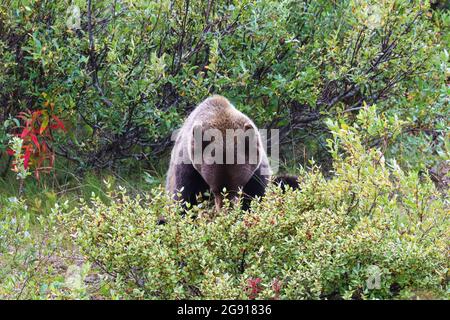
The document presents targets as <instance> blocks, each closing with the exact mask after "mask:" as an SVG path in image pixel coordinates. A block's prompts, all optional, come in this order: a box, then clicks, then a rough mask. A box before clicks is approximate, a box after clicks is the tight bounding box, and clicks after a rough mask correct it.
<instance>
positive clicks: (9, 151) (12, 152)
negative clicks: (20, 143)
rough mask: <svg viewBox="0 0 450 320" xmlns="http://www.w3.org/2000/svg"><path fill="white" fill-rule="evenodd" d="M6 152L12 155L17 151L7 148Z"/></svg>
mask: <svg viewBox="0 0 450 320" xmlns="http://www.w3.org/2000/svg"><path fill="white" fill-rule="evenodd" d="M6 153H7V154H9V155H10V156H13V155H14V154H15V152H14V151H13V150H11V149H6Z"/></svg>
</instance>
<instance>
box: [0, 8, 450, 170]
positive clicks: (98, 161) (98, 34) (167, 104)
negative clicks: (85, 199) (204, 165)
mask: <svg viewBox="0 0 450 320" xmlns="http://www.w3.org/2000/svg"><path fill="white" fill-rule="evenodd" d="M70 5H72V6H70ZM78 17H79V20H77V18H78ZM77 22H78V23H77ZM448 25H449V15H448V11H445V10H444V11H432V10H431V9H430V7H429V4H428V1H404V0H401V1H400V0H385V1H360V0H342V1H328V0H326V1H292V0H286V1H269V0H264V1H254V0H251V1H250V0H245V1H241V0H239V1H200V0H188V1H181V0H163V1H134V0H133V1H128V0H121V1H118V0H115V1H112V0H97V1H91V0H89V1H81V0H80V1H63V0H60V1H43V0H27V1H17V0H7V1H6V2H5V1H4V2H3V4H2V6H1V9H0V61H1V64H0V66H1V69H2V72H1V73H0V86H1V90H0V104H1V105H2V111H1V112H0V122H3V121H5V120H6V119H8V117H14V116H16V115H17V114H18V113H19V112H20V111H24V110H25V109H34V110H36V109H39V110H40V109H42V108H45V106H47V108H48V105H49V103H52V104H53V105H54V106H55V110H56V113H57V115H58V116H60V117H62V118H64V119H65V121H66V122H67V126H68V128H69V132H68V133H67V135H65V136H64V140H63V141H61V142H60V143H57V144H55V148H56V150H57V151H58V153H59V154H60V155H62V156H64V157H66V158H69V159H72V160H74V161H75V163H76V164H77V166H79V167H81V168H87V167H97V168H107V167H108V168H111V167H112V168H117V165H118V161H119V162H120V160H123V159H129V158H134V159H136V158H137V159H143V158H144V159H148V160H149V161H153V162H154V161H156V160H157V159H159V157H160V155H161V152H163V151H165V150H167V148H168V147H169V146H170V139H169V138H170V133H171V131H172V130H173V129H175V128H177V127H178V126H179V125H180V121H181V120H182V119H183V117H184V116H185V115H186V113H187V112H189V111H190V110H191V109H192V107H194V106H195V105H196V104H197V103H198V102H199V101H201V100H202V99H204V98H205V97H206V96H208V95H209V94H211V93H221V94H225V95H226V96H228V97H229V98H230V99H231V100H232V101H233V102H234V103H235V104H236V105H237V106H238V108H240V109H241V110H243V111H244V112H246V113H248V115H249V116H251V117H252V118H253V119H254V120H255V121H256V123H257V124H258V125H259V126H260V127H270V128H279V129H281V137H282V140H283V142H288V141H290V140H294V141H298V139H301V140H300V141H302V143H303V144H305V145H306V146H307V150H308V155H306V157H307V158H311V157H313V156H314V157H315V158H316V159H317V160H320V159H321V158H322V157H323V154H324V152H323V151H324V141H325V139H326V132H325V131H326V127H325V126H324V125H323V122H322V119H324V116H332V117H345V118H348V121H352V119H353V117H354V113H355V112H357V110H359V109H360V108H362V107H363V103H364V102H366V103H368V104H373V103H377V104H378V106H379V110H380V111H387V112H389V113H390V114H396V115H397V116H398V117H400V118H401V119H404V120H405V121H407V122H408V125H407V126H406V128H405V139H403V140H402V141H401V142H400V143H399V144H398V145H397V146H396V147H395V148H392V150H391V151H392V152H393V153H396V154H401V155H402V154H403V152H405V153H406V154H407V155H408V156H407V157H404V159H403V158H402V159H401V161H405V162H406V163H408V160H407V159H410V157H409V156H410V155H411V152H410V150H409V149H410V148H411V147H412V148H414V149H415V148H417V147H420V148H422V149H423V150H424V152H425V153H426V154H430V153H433V152H434V150H435V149H436V148H438V149H439V148H441V147H442V145H443V143H444V141H443V139H444V138H443V137H444V134H443V130H445V129H446V128H447V124H446V122H445V115H446V114H447V112H448V98H447V93H448V91H447V88H446V86H445V78H446V68H447V62H448V52H447V51H446V50H445V46H446V44H448V32H445V31H444V30H445V29H446V28H448ZM43 95H44V96H43ZM430 109H431V110H432V112H431V113H430V112H429V110H430ZM430 143H432V144H434V145H435V148H433V150H428V149H427V147H426V146H427V145H429V144H430ZM425 149H426V150H425ZM427 162H428V164H431V165H433V164H434V163H433V161H432V159H431V158H430V157H429V158H428V159H427ZM411 163H412V166H418V165H420V163H418V159H415V158H414V157H413V158H412V159H411ZM128 164H130V163H128ZM123 165H124V163H123V161H122V162H121V166H123Z"/></svg>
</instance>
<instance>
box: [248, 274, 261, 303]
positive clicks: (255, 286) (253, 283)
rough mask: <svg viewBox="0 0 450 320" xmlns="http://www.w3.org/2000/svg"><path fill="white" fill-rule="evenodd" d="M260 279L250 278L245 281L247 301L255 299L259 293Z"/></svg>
mask: <svg viewBox="0 0 450 320" xmlns="http://www.w3.org/2000/svg"><path fill="white" fill-rule="evenodd" d="M260 285H261V278H250V279H248V280H247V294H248V298H249V299H252V300H253V299H256V297H257V296H258V294H259V292H260V291H261V286H260Z"/></svg>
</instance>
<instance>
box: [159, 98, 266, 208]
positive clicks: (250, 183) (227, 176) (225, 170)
mask: <svg viewBox="0 0 450 320" xmlns="http://www.w3.org/2000/svg"><path fill="white" fill-rule="evenodd" d="M195 126H201V129H202V130H207V129H212V128H213V129H218V130H220V131H221V132H222V133H225V131H226V129H243V130H247V129H249V128H253V129H255V130H256V131H255V132H256V134H257V137H256V141H257V150H258V160H259V162H258V164H250V163H244V164H205V163H201V164H195V165H194V164H193V161H192V159H191V156H192V152H191V151H192V146H193V144H192V139H193V138H192V137H193V130H194V127H195ZM179 154H182V155H183V159H184V164H176V163H175V160H176V156H177V155H179ZM268 166H269V162H268V159H267V155H266V153H265V151H264V149H263V148H262V141H261V137H260V136H259V133H258V131H257V128H256V126H255V124H254V123H253V122H252V121H251V120H250V119H249V118H248V117H247V116H246V115H244V114H243V113H241V112H240V111H238V110H237V109H236V108H235V107H234V106H233V105H232V104H231V103H230V102H229V101H228V100H227V99H226V98H224V97H222V96H217V95H215V96H212V97H210V98H208V99H206V100H204V101H203V102H202V103H200V105H198V106H197V107H196V108H195V109H194V111H192V113H191V114H190V115H189V117H188V118H187V119H186V121H185V122H184V124H183V126H182V127H181V129H180V131H179V133H178V135H177V138H176V140H175V145H174V147H173V150H172V156H171V161H170V165H169V170H168V173H167V181H166V189H167V191H168V192H169V193H170V194H173V195H175V198H177V199H178V198H180V199H181V200H184V201H185V202H189V203H191V204H195V203H196V195H197V194H198V193H202V192H204V191H207V190H210V191H211V192H212V193H213V194H214V198H215V203H216V208H220V207H221V206H222V201H223V197H222V194H221V193H222V191H223V189H224V188H226V190H227V192H228V193H229V196H230V198H231V199H232V200H233V199H235V197H236V194H237V192H238V191H239V190H242V191H243V193H244V195H245V201H244V205H243V206H244V208H246V207H248V203H249V201H250V199H251V198H253V197H254V196H262V195H263V194H264V191H265V188H266V186H267V183H268V181H269V179H270V176H271V175H270V173H269V174H263V171H262V168H268ZM269 172H270V171H269ZM264 173H265V171H264ZM178 193H181V197H179V196H178Z"/></svg>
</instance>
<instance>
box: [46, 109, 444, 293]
mask: <svg viewBox="0 0 450 320" xmlns="http://www.w3.org/2000/svg"><path fill="white" fill-rule="evenodd" d="M371 112H373V110H372V111H371V109H370V108H368V109H366V110H364V111H363V113H362V116H361V117H360V120H359V123H360V125H359V126H361V127H362V124H363V123H364V121H365V119H366V120H367V119H368V118H370V117H371ZM329 127H330V129H331V130H332V133H333V138H332V139H330V140H329V141H328V143H329V149H330V152H331V154H332V155H333V160H334V163H333V170H334V176H333V177H332V178H330V179H326V178H325V177H324V176H323V175H322V173H321V172H320V170H318V168H317V167H315V166H313V168H312V169H311V170H308V171H306V170H303V171H302V172H301V174H300V178H299V180H300V187H301V190H288V191H287V192H286V193H285V194H283V193H282V192H281V190H280V189H279V188H276V187H274V186H272V187H271V188H270V189H269V190H268V192H267V194H266V196H265V197H264V198H263V199H262V200H261V201H254V202H253V203H252V208H251V210H250V211H248V212H243V211H241V210H240V209H237V208H232V207H231V206H230V205H229V204H226V206H225V208H224V209H223V210H222V211H220V212H218V213H217V214H214V213H212V211H211V210H210V209H209V207H208V203H207V202H204V203H202V204H201V205H200V206H198V207H197V206H196V207H193V208H191V209H190V211H189V212H188V213H187V214H186V215H182V214H181V213H182V212H181V209H180V206H179V204H178V203H176V202H174V201H172V200H170V199H169V198H168V196H167V195H165V193H164V191H163V190H161V189H158V188H156V189H154V190H153V192H152V193H151V194H150V195H144V196H136V195H130V194H128V193H127V192H126V190H124V189H122V190H119V191H117V192H111V193H110V194H109V197H110V201H109V204H105V203H104V202H103V201H101V200H100V199H99V198H98V197H96V196H93V197H92V198H91V199H90V200H88V201H82V202H81V205H80V207H79V208H76V209H73V210H67V209H65V207H64V206H60V207H58V208H57V209H56V210H55V211H54V213H55V214H56V215H57V217H58V218H59V219H60V220H61V221H62V222H63V225H64V226H66V227H67V228H68V230H69V232H70V234H71V235H72V236H73V238H74V239H76V243H77V245H78V246H79V247H80V249H81V250H82V252H83V253H84V255H85V256H86V257H87V259H88V260H89V261H91V262H92V263H95V264H96V265H98V266H99V267H100V268H101V269H102V270H103V272H104V273H106V274H108V275H109V276H110V281H111V283H112V288H113V291H114V294H115V295H116V296H117V297H120V298H130V297H132V298H151V299H161V298H168V299H185V298H195V299H200V298H201V299H205V298H210V299H212V298H222V299H237V298H241V299H247V298H250V299H252V298H258V299H259V298H266V299H272V298H274V299H304V298H307V299H317V298H336V297H343V298H354V299H359V298H363V299H378V298H413V297H430V296H431V297H445V295H446V288H447V272H448V251H447V249H448V235H449V233H448V232H449V227H450V224H449V219H448V209H449V203H448V194H447V195H442V194H440V193H439V192H438V191H437V190H436V188H435V186H434V184H433V183H432V182H431V181H430V179H429V178H428V177H427V176H424V175H419V174H418V173H417V172H411V173H405V172H404V171H402V170H401V169H400V167H399V166H398V165H397V164H396V163H395V161H386V160H385V158H384V156H383V154H382V153H381V152H380V151H379V149H376V148H373V149H367V148H364V147H363V144H362V140H363V138H362V137H363V136H364V134H363V133H362V132H361V131H362V129H359V130H358V129H356V127H355V126H349V125H347V124H345V123H341V124H338V123H335V122H332V121H331V122H329ZM161 216H164V217H165V219H166V221H167V223H166V224H163V225H159V224H158V223H157V222H158V220H159V219H160V217H161Z"/></svg>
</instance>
